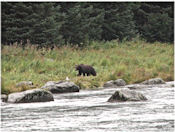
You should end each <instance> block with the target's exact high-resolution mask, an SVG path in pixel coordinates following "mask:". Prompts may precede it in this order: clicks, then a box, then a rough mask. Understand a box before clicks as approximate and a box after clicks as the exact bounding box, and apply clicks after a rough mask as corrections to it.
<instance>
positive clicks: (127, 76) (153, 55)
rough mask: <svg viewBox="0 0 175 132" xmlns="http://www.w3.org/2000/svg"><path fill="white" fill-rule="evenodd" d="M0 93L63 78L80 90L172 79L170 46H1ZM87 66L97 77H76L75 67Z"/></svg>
mask: <svg viewBox="0 0 175 132" xmlns="http://www.w3.org/2000/svg"><path fill="white" fill-rule="evenodd" d="M1 54H2V60H1V61H2V90H1V92H2V93H4V94H9V93H13V92H19V91H25V90H28V89H32V88H30V87H16V84H17V83H19V82H21V81H32V82H33V83H34V87H33V88H40V87H41V86H43V85H44V84H45V83H46V82H48V81H59V80H65V79H66V78H67V77H68V78H69V79H70V80H71V81H72V82H74V83H75V84H77V85H78V86H79V87H80V88H81V89H89V88H90V89H94V88H98V87H101V86H103V84H104V83H105V82H107V81H109V80H116V79H119V78H122V79H124V80H125V81H126V83H127V84H133V83H139V82H142V81H144V80H147V79H150V78H155V77H161V78H162V79H163V80H165V81H172V80H174V60H173V55H174V50H173V45H170V44H165V43H158V42H157V43H154V44H150V43H146V42H144V41H141V40H137V41H130V42H121V43H119V42H117V41H111V42H105V43H103V42H92V43H91V44H90V45H89V46H88V47H84V48H76V47H74V48H72V47H67V46H64V47H60V48H56V47H55V48H54V49H53V50H50V49H45V48H43V49H38V50H37V49H36V47H35V46H34V45H26V47H25V49H23V48H22V47H19V46H17V45H12V46H3V47H2V52H1ZM81 63H83V64H89V65H92V66H93V67H94V69H95V70H96V71H97V76H95V77H94V76H89V77H83V76H82V77H77V76H76V75H77V72H76V71H75V65H76V64H81Z"/></svg>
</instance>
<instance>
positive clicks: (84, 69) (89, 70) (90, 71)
mask: <svg viewBox="0 0 175 132" xmlns="http://www.w3.org/2000/svg"><path fill="white" fill-rule="evenodd" d="M75 69H76V71H78V75H77V76H81V74H82V73H83V76H85V75H86V74H87V76H89V75H93V76H96V71H95V70H94V68H93V67H92V66H89V65H84V64H80V65H76V66H75Z"/></svg>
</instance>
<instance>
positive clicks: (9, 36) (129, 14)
mask: <svg viewBox="0 0 175 132" xmlns="http://www.w3.org/2000/svg"><path fill="white" fill-rule="evenodd" d="M1 6H2V8H1V15H2V18H1V23H2V29H1V31H2V32H1V34H2V45H10V44H13V43H15V42H17V43H18V44H22V45H25V44H26V43H29V42H30V43H31V44H35V45H38V46H39V47H48V46H49V47H51V46H53V45H54V46H57V47H60V46H63V45H78V46H80V47H84V46H86V45H88V44H89V43H90V42H92V41H105V42H106V41H111V40H118V41H119V42H121V41H123V40H133V39H134V38H136V37H139V38H141V39H143V40H145V41H147V42H151V43H152V42H156V41H158V42H168V43H172V42H173V38H174V3H173V2H2V3H1Z"/></svg>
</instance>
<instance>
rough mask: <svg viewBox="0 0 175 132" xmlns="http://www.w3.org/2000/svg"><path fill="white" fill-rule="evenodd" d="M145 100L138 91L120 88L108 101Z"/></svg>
mask: <svg viewBox="0 0 175 132" xmlns="http://www.w3.org/2000/svg"><path fill="white" fill-rule="evenodd" d="M141 100H147V98H146V97H145V96H144V95H143V94H142V93H139V92H136V91H133V90H129V89H122V90H117V91H116V92H115V93H114V94H113V95H112V96H111V97H110V98H109V99H108V102H121V101H141Z"/></svg>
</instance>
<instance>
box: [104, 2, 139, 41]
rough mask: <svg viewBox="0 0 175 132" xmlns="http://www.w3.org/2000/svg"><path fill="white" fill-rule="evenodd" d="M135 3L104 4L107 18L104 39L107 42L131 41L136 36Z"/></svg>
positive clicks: (105, 19)
mask: <svg viewBox="0 0 175 132" xmlns="http://www.w3.org/2000/svg"><path fill="white" fill-rule="evenodd" d="M133 6H134V5H133V3H118V2H116V3H103V8H104V9H105V18H104V24H103V35H102V38H103V39H105V40H113V39H119V40H123V39H124V38H125V39H131V38H133V37H134V36H135V34H136V29H135V23H134V20H133V16H134V14H133V12H132V8H133Z"/></svg>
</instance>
